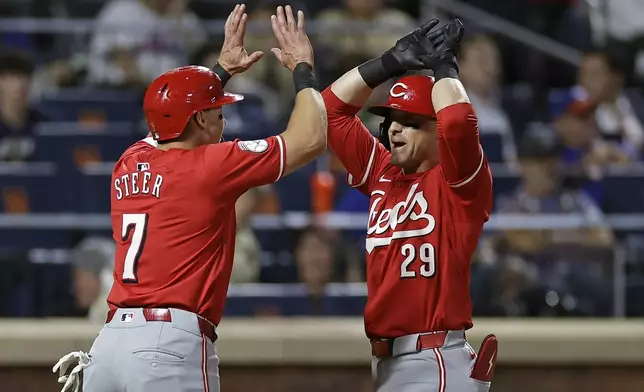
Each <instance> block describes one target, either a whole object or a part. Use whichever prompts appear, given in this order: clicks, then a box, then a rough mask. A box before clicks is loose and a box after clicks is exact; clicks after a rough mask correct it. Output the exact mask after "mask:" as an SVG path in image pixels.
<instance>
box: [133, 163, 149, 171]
mask: <svg viewBox="0 0 644 392" xmlns="http://www.w3.org/2000/svg"><path fill="white" fill-rule="evenodd" d="M136 170H137V171H146V170H150V164H149V163H147V162H143V163H137V164H136Z"/></svg>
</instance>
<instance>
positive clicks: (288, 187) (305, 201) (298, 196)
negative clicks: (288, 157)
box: [275, 162, 315, 211]
mask: <svg viewBox="0 0 644 392" xmlns="http://www.w3.org/2000/svg"><path fill="white" fill-rule="evenodd" d="M314 172H315V162H314V163H311V164H309V165H307V166H305V167H303V168H302V169H300V170H297V171H295V172H294V173H291V174H289V175H288V176H285V177H284V178H282V179H281V180H279V181H278V182H277V183H276V184H275V188H276V190H277V194H278V197H279V200H280V202H281V206H282V211H311V175H312V174H313V173H314Z"/></svg>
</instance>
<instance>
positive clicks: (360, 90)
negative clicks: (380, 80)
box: [331, 67, 373, 114]
mask: <svg viewBox="0 0 644 392" xmlns="http://www.w3.org/2000/svg"><path fill="white" fill-rule="evenodd" d="M331 91H333V93H334V94H335V95H336V96H337V97H338V98H339V99H340V100H341V101H342V102H344V103H346V104H348V105H351V106H355V107H358V108H361V107H362V106H364V104H365V103H366V102H367V99H369V96H370V95H371V92H372V91H373V89H372V88H371V87H369V85H367V83H366V82H365V81H364V79H363V78H362V75H360V72H359V71H358V68H357V67H356V68H354V69H352V70H351V71H349V72H347V73H345V74H344V75H342V76H341V77H340V79H338V80H336V81H335V83H333V85H332V86H331ZM354 114H355V113H354Z"/></svg>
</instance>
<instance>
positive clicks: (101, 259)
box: [71, 236, 116, 324]
mask: <svg viewBox="0 0 644 392" xmlns="http://www.w3.org/2000/svg"><path fill="white" fill-rule="evenodd" d="M115 253H116V246H115V245H114V241H113V240H112V239H111V238H109V237H99V236H88V237H86V238H84V239H83V240H82V241H81V242H80V243H79V244H78V245H77V246H76V247H75V248H74V249H73V251H72V255H71V261H72V265H73V272H74V294H75V297H76V306H77V308H78V309H80V310H87V311H88V313H87V317H88V318H89V320H90V321H92V322H94V323H97V324H102V323H104V322H105V317H106V315H107V311H108V306H107V295H108V294H109V292H110V290H111V288H112V283H113V281H114V278H113V271H114V255H115Z"/></svg>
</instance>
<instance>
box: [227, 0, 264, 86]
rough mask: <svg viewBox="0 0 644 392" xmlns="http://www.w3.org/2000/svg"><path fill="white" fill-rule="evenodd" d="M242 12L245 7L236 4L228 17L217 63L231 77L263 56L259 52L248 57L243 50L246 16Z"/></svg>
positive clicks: (246, 68)
mask: <svg viewBox="0 0 644 392" xmlns="http://www.w3.org/2000/svg"><path fill="white" fill-rule="evenodd" d="M244 11H246V5H244V4H237V5H236V6H235V9H234V10H233V11H232V12H231V13H230V15H228V19H226V24H225V27H224V30H225V38H224V44H223V46H222V47H221V53H220V55H219V61H218V63H219V65H221V66H222V67H223V68H224V70H226V72H228V73H229V74H231V75H235V74H239V73H242V72H244V71H246V70H248V69H249V68H250V67H251V66H252V65H253V64H255V63H256V62H258V61H259V59H261V58H262V56H263V55H264V53H263V52H260V51H258V52H254V53H252V54H250V55H249V54H248V52H246V49H245V48H244V37H245V35H246V23H247V22H248V15H247V14H246V12H244Z"/></svg>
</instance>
